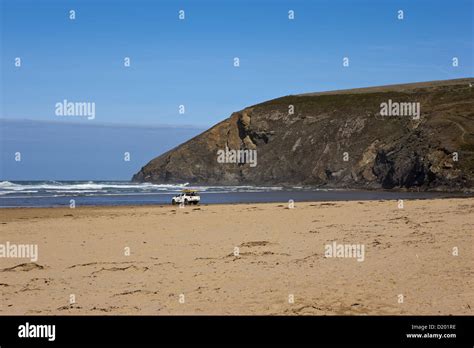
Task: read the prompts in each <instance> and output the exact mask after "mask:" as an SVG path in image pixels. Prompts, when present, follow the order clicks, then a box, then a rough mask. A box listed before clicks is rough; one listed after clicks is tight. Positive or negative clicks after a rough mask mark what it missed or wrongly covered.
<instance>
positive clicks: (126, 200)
mask: <svg viewBox="0 0 474 348" xmlns="http://www.w3.org/2000/svg"><path fill="white" fill-rule="evenodd" d="M185 188H186V189H195V190H198V191H199V192H200V196H201V204H232V203H271V202H279V203H284V202H289V201H290V200H292V201H294V202H295V203H297V202H310V201H359V200H398V199H433V198H451V197H472V195H473V194H472V193H469V192H404V191H393V190H390V191H389V190H377V191H375V190H355V189H354V190H352V189H333V188H317V187H302V186H294V187H284V186H250V185H246V186H203V185H191V184H189V183H183V184H152V183H136V182H131V181H107V180H76V181H71V180H67V181H55V180H34V181H1V182H0V208H13V207H68V206H70V205H71V203H74V205H75V206H124V205H132V206H140V205H166V204H171V199H172V197H173V196H174V195H177V194H179V193H180V192H181V191H182V190H183V189H185Z"/></svg>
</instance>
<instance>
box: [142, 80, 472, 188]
mask: <svg viewBox="0 0 474 348" xmlns="http://www.w3.org/2000/svg"><path fill="white" fill-rule="evenodd" d="M471 86H472V87H471ZM383 103H386V104H383ZM397 103H399V104H398V105H399V106H400V109H399V113H402V111H403V110H404V111H405V113H406V112H407V111H408V108H407V105H408V104H403V103H419V104H418V105H419V107H420V117H419V119H417V117H416V115H415V114H413V112H414V110H416V107H415V106H416V105H415V104H410V105H411V106H413V109H412V110H410V111H412V114H410V115H406V116H393V114H396V108H395V106H396V105H397ZM381 105H385V106H387V105H388V109H389V113H390V112H391V113H392V116H383V115H384V113H385V112H386V111H387V108H385V109H384V107H382V106H381ZM394 105H395V106H394ZM292 109H294V113H293V114H292V113H291V111H292ZM226 148H228V149H230V150H232V149H233V150H238V149H247V150H255V151H256V155H257V161H256V165H254V166H252V164H251V163H219V162H218V151H219V150H225V149H226ZM454 153H457V155H456V154H454ZM456 156H457V157H456ZM456 159H457V161H456ZM133 180H134V181H147V182H155V183H181V182H189V183H191V184H204V185H245V184H250V185H298V186H299V185H312V186H326V187H340V188H388V189H390V188H418V189H421V190H428V189H438V190H462V189H469V188H473V187H474V79H473V78H469V79H458V80H450V81H436V82H426V83H418V84H407V85H396V86H384V87H374V88H365V89H355V90H346V91H334V92H327V93H315V94H305V95H296V96H286V97H282V98H278V99H274V100H270V101H267V102H264V103H261V104H258V105H254V106H251V107H248V108H246V109H244V110H242V111H239V112H235V113H233V114H232V115H231V116H230V117H229V118H228V119H226V120H224V121H222V122H221V123H219V124H217V125H215V126H214V127H212V128H211V129H209V130H207V131H206V132H204V133H202V134H201V135H199V136H197V137H195V138H193V139H191V140H189V141H188V142H186V143H184V144H182V145H180V146H178V147H177V148H175V149H173V150H171V151H169V152H167V153H164V154H162V155H161V156H159V157H157V158H155V159H153V160H152V161H150V162H149V163H148V164H147V165H145V166H144V167H143V168H142V169H141V170H140V171H139V172H138V173H137V174H135V175H134V176H133Z"/></svg>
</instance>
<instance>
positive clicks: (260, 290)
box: [0, 198, 474, 315]
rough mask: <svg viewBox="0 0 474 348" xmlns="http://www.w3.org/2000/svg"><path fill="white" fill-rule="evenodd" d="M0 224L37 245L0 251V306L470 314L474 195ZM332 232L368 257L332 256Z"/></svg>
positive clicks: (22, 212)
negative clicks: (34, 252) (13, 253)
mask: <svg viewBox="0 0 474 348" xmlns="http://www.w3.org/2000/svg"><path fill="white" fill-rule="evenodd" d="M0 223H1V224H0V237H1V238H0V243H1V244H5V243H7V242H8V243H10V245H11V244H37V246H38V259H37V260H35V261H32V260H31V259H26V258H14V257H8V258H6V257H2V258H0V294H1V301H0V303H1V306H0V314H2V315H11V314H44V315H49V314H65V315H68V314H69V315H74V314H97V315H103V314H106V315H108V314H139V315H140V314H152V315H153V314H157V315H160V314H197V315H205V314H224V315H256V314H264V315H267V314H269V315H341V314H342V315H364V314H378V315H380V314H382V315H390V314H395V315H398V314H418V315H420V314H421V315H425V314H426V315H428V314H434V315H438V314H439V315H441V314H442V315H448V314H466V315H472V314H473V313H474V310H473V309H474V284H473V283H474V282H473V265H474V253H473V226H474V198H464V199H436V200H405V201H404V207H403V209H399V207H398V202H397V201H360V202H357V201H354V202H317V203H298V202H296V203H295V206H294V208H293V209H289V208H288V204H283V203H281V204H279V203H267V204H235V205H201V206H186V207H185V208H179V207H173V206H142V207H76V208H75V209H69V208H12V209H1V210H0ZM334 242H336V243H337V244H346V245H347V244H349V245H359V246H363V247H364V255H363V256H364V257H363V260H361V259H360V258H359V259H357V258H355V257H327V254H326V252H327V250H326V247H327V245H332V243H334ZM456 248H457V251H458V252H457V255H453V253H454V254H456V252H455V251H454V250H455V249H456ZM346 256H347V255H346ZM71 295H73V296H71ZM71 299H74V300H75V301H72V302H74V303H72V304H71Z"/></svg>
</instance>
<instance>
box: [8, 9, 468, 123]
mask: <svg viewBox="0 0 474 348" xmlns="http://www.w3.org/2000/svg"><path fill="white" fill-rule="evenodd" d="M1 3H2V18H1V30H2V62H1V72H2V86H1V87H2V93H1V96H2V103H1V105H2V109H1V115H0V117H3V118H14V119H33V120H48V121H60V122H72V121H70V120H69V119H67V118H66V119H65V118H61V119H58V117H57V116H55V114H54V110H55V109H54V106H55V103H57V102H59V101H62V100H63V99H67V100H70V101H89V102H95V103H96V118H95V120H93V121H92V120H89V121H86V120H84V122H89V123H90V122H96V123H119V124H121V123H123V124H140V125H147V124H152V125H163V124H167V125H197V126H199V127H201V128H203V127H204V128H207V127H209V126H211V125H213V124H215V123H217V122H218V121H220V120H222V119H224V118H226V117H228V116H229V115H230V114H231V113H232V112H233V111H237V110H240V109H242V108H244V107H246V106H248V105H252V104H255V103H258V102H262V101H265V100H268V99H272V98H276V97H279V96H283V95H288V94H296V93H304V92H314V91H324V90H334V89H343V88H352V87H364V86H374V85H383V84H392V83H404V82H415V81H427V80H439V79H451V78H458V77H467V76H473V43H472V42H473V18H472V17H473V8H472V6H473V5H472V4H473V2H472V1H470V0H449V1H437V0H431V1H427V0H426V1H423V0H417V1H413V0H408V1H403V0H397V1H395V0H386V1H379V0H372V1H363V0H361V1H349V0H346V1H343V0H340V1H335V0H332V1H330V0H327V1H326V0H313V1H298V0H290V1H278V0H277V1H270V0H265V1H264V0H253V1H244V0H239V1H237V0H226V1H205V0H202V1H198V0H194V1H183V0H169V1H140V0H138V1H131V0H127V1H104V0H95V1H90V0H82V1H58V0H54V1H53V0H42V1H38V0H34V1H29V0H28V1H26V0H1ZM71 9H74V10H75V11H76V19H75V20H74V21H71V20H69V18H68V11H69V10H71ZM180 9H183V10H185V14H186V19H185V20H184V21H180V20H179V19H178V11H179V10H180ZM399 9H402V10H403V11H404V16H405V18H404V19H403V20H398V19H397V11H398V10H399ZM288 10H294V11H295V19H294V20H293V21H290V20H288ZM126 56H128V57H130V58H131V67H129V68H125V67H124V66H123V59H124V57H126ZM345 56H347V57H349V59H350V66H349V67H348V68H344V67H343V66H342V58H343V57H345ZM15 57H21V59H22V67H21V68H16V67H15V66H14V59H15ZM234 57H239V58H240V64H241V66H240V67H239V68H235V67H234V66H233V58H234ZM452 57H458V58H459V67H456V68H454V67H452V66H451V59H452ZM180 104H183V105H185V108H186V112H185V114H184V115H181V114H179V113H178V106H179V105H180ZM74 122H77V119H74Z"/></svg>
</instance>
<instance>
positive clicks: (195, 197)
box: [171, 190, 201, 205]
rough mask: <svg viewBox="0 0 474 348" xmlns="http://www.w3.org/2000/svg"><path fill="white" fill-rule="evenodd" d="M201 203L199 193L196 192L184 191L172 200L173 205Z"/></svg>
mask: <svg viewBox="0 0 474 348" xmlns="http://www.w3.org/2000/svg"><path fill="white" fill-rule="evenodd" d="M200 201H201V197H200V196H199V192H198V191H196V190H183V192H182V193H181V194H179V195H177V196H174V197H173V199H172V200H171V204H173V205H175V204H195V205H196V204H198V203H199V202H200Z"/></svg>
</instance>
